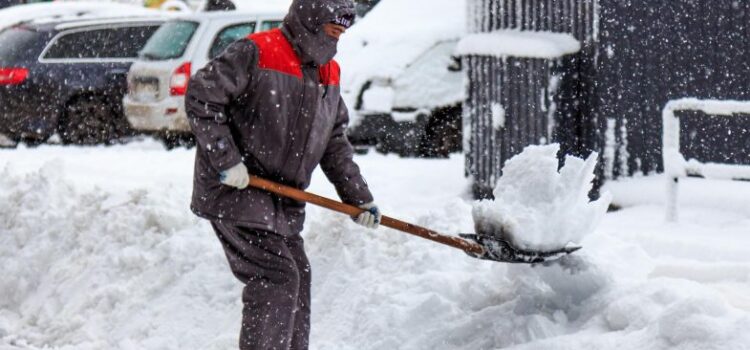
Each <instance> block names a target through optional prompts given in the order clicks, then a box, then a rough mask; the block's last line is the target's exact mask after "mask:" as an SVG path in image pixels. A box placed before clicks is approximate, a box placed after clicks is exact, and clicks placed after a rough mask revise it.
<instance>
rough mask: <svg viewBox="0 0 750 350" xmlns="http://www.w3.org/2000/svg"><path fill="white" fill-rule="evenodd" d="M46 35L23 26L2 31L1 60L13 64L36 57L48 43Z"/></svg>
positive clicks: (0, 32)
mask: <svg viewBox="0 0 750 350" xmlns="http://www.w3.org/2000/svg"><path fill="white" fill-rule="evenodd" d="M44 35H45V34H44V33H40V32H37V31H35V30H32V29H30V28H26V27H22V26H17V27H12V28H8V29H5V30H3V31H0V62H2V63H3V64H12V63H18V62H20V61H30V60H34V59H36V58H37V57H38V56H39V53H40V52H41V51H42V48H44V44H46V43H47V40H48V38H43V37H42V36H44ZM47 36H49V35H47Z"/></svg>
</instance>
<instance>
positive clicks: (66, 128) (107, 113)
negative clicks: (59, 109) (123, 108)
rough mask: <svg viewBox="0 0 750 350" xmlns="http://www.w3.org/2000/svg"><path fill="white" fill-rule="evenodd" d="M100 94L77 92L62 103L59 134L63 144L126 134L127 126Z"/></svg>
mask: <svg viewBox="0 0 750 350" xmlns="http://www.w3.org/2000/svg"><path fill="white" fill-rule="evenodd" d="M118 119H120V118H118V117H117V113H116V111H115V110H113V108H112V107H111V106H110V105H109V104H108V103H107V100H106V99H105V98H104V97H102V96H94V95H90V96H80V97H78V98H76V99H74V100H72V101H71V102H69V103H68V104H67V105H66V106H65V113H64V115H63V118H62V120H61V121H60V125H59V130H60V138H61V139H62V141H63V143H65V144H78V145H94V144H99V143H107V144H112V143H114V142H115V141H117V140H118V139H119V138H120V137H123V136H126V135H127V126H125V125H123V124H122V123H121V122H120V121H118Z"/></svg>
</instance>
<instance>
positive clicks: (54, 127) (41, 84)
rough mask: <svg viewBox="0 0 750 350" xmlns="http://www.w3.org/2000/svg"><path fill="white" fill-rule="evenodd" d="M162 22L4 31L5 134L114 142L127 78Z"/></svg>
mask: <svg viewBox="0 0 750 350" xmlns="http://www.w3.org/2000/svg"><path fill="white" fill-rule="evenodd" d="M163 22H164V19H162V18H157V17H145V18H131V19H97V20H86V21H63V22H44V21H42V22H29V23H24V24H19V25H15V26H13V27H10V28H7V29H5V30H3V31H2V32H0V101H2V103H0V133H2V134H5V135H6V137H7V138H8V139H10V140H13V141H18V140H28V141H31V142H41V141H44V140H46V139H47V138H49V137H50V136H52V135H53V134H55V133H59V136H60V139H61V141H62V142H64V143H77V144H93V143H99V142H109V141H113V140H115V139H117V138H119V137H120V136H123V135H125V134H127V133H128V130H129V127H128V124H127V122H126V121H125V119H124V117H123V116H122V106H121V102H122V97H123V95H124V94H125V91H126V86H127V83H126V81H127V80H126V75H127V72H128V69H129V68H130V65H131V64H132V62H133V61H134V60H135V59H136V57H137V55H138V52H139V51H140V50H141V48H143V46H144V45H145V43H146V41H147V40H148V38H149V37H151V35H152V34H153V33H154V32H156V30H157V29H158V28H159V26H160V25H161V24H162V23H163Z"/></svg>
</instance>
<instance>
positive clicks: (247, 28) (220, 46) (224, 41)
mask: <svg viewBox="0 0 750 350" xmlns="http://www.w3.org/2000/svg"><path fill="white" fill-rule="evenodd" d="M253 32H255V22H252V23H242V24H235V25H232V26H229V27H226V28H224V29H222V30H221V32H219V34H218V35H216V39H214V42H213V44H211V49H210V50H209V52H208V58H211V59H213V58H214V57H216V56H218V55H219V54H220V53H221V52H222V51H224V49H226V48H227V46H229V44H231V43H233V42H235V41H237V40H240V39H242V38H244V37H246V36H248V35H250V34H252V33H253Z"/></svg>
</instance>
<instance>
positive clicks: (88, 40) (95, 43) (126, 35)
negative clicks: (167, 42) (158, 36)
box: [44, 25, 159, 59]
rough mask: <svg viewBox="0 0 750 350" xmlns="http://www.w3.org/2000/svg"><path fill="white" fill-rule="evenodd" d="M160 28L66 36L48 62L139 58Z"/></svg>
mask: <svg viewBox="0 0 750 350" xmlns="http://www.w3.org/2000/svg"><path fill="white" fill-rule="evenodd" d="M157 28H159V26H158V25H147V26H143V25H141V26H123V27H114V28H102V29H92V30H84V31H76V32H72V33H69V34H63V35H61V36H60V37H58V38H57V39H56V40H55V41H54V42H53V43H52V44H51V45H50V46H49V48H48V49H47V51H46V52H45V54H44V58H45V59H88V58H97V59H99V58H115V59H117V58H128V59H130V58H137V57H138V52H139V51H140V50H141V48H143V46H144V45H145V44H146V41H147V40H148V38H150V37H151V35H153V34H154V32H156V30H157Z"/></svg>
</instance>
